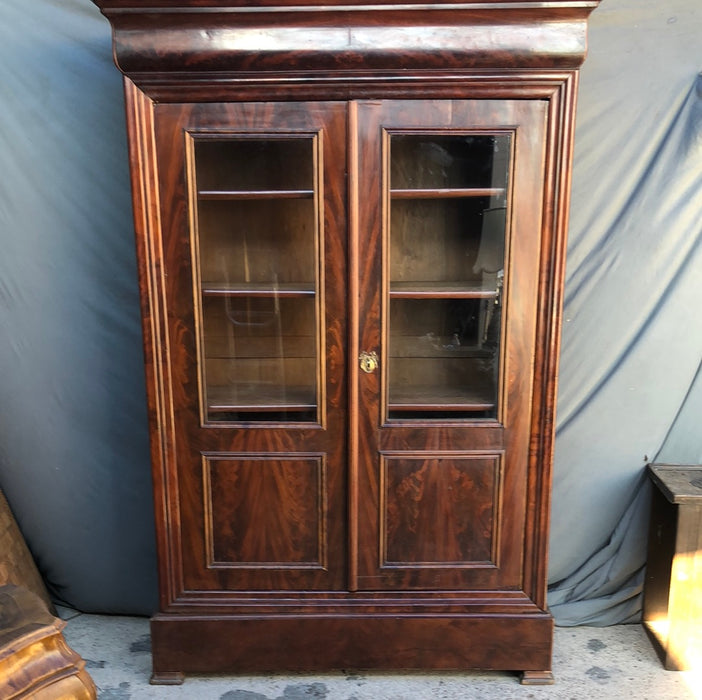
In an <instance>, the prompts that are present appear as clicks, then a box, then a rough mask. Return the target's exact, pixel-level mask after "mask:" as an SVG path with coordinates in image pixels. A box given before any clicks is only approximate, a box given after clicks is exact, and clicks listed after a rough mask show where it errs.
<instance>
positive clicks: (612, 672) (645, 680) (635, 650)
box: [60, 610, 702, 700]
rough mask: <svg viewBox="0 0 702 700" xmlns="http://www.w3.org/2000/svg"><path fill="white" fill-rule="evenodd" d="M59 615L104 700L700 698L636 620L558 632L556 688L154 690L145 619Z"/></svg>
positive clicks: (381, 679) (215, 686) (246, 680)
mask: <svg viewBox="0 0 702 700" xmlns="http://www.w3.org/2000/svg"><path fill="white" fill-rule="evenodd" d="M60 614H61V616H62V617H63V618H64V619H67V620H68V625H67V627H66V629H65V630H64V635H65V637H66V640H67V641H68V643H69V645H70V646H71V647H72V648H73V649H75V651H77V652H78V653H79V654H80V655H81V656H82V657H83V658H84V659H85V661H86V668H87V670H88V672H89V673H90V675H91V676H92V678H93V680H94V681H95V684H96V685H97V687H98V690H99V696H98V697H99V699H100V700H141V699H142V698H144V699H146V698H172V699H173V700H435V699H440V700H474V699H475V700H479V699H482V698H499V700H510V699H512V698H519V699H520V700H532V699H536V700H551V699H556V698H557V699H558V700H580V699H581V698H583V699H584V698H593V699H597V698H602V699H604V700H615V699H616V698H627V699H628V700H648V699H650V700H686V699H687V698H700V699H702V671H699V672H697V671H696V672H685V673H676V672H671V671H665V670H664V669H663V667H662V666H661V663H660V661H659V660H658V657H657V656H656V653H655V652H654V650H653V648H652V647H651V645H650V643H649V641H648V638H647V637H646V634H645V632H644V631H643V629H642V628H641V626H640V625H621V626H617V627H605V628H598V627H575V628H557V629H556V635H555V644H554V658H553V671H554V675H555V677H556V683H555V685H552V686H540V687H533V686H531V687H527V686H522V685H520V684H519V682H518V679H517V676H516V675H514V674H507V673H410V674H400V673H329V674H315V675H279V676H234V675H232V676H215V677H203V676H188V677H187V679H186V681H185V683H184V684H183V685H182V686H152V685H149V675H150V671H151V655H150V638H149V623H148V620H147V619H145V618H134V617H111V616H104V615H82V614H79V613H75V612H73V611H70V610H61V611H60Z"/></svg>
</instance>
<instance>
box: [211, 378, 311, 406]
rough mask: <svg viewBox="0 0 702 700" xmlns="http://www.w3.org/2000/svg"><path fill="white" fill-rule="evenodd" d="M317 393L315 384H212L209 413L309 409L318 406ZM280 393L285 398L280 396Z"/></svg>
mask: <svg viewBox="0 0 702 700" xmlns="http://www.w3.org/2000/svg"><path fill="white" fill-rule="evenodd" d="M314 393H315V392H314V387H307V386H271V385H270V384H257V383H247V384H239V385H232V386H211V387H208V389H207V410H208V412H209V413H232V412H242V411H256V412H261V413H263V412H273V411H300V412H301V411H310V410H312V409H315V408H316V406H317V404H316V403H315V401H314ZM281 396H284V397H285V398H284V399H283V400H281V399H280V397H281Z"/></svg>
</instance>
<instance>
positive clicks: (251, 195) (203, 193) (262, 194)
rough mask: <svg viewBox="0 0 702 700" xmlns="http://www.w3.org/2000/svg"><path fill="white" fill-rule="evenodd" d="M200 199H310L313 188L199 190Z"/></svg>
mask: <svg viewBox="0 0 702 700" xmlns="http://www.w3.org/2000/svg"><path fill="white" fill-rule="evenodd" d="M197 196H198V199H201V200H210V201H212V200H223V201H233V200H251V199H264V200H265V199H312V197H314V190H199V191H198V193H197Z"/></svg>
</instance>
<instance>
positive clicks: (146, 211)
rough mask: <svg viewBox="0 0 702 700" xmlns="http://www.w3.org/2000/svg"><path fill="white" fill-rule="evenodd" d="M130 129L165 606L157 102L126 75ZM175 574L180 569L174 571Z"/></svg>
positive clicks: (166, 452)
mask: <svg viewBox="0 0 702 700" xmlns="http://www.w3.org/2000/svg"><path fill="white" fill-rule="evenodd" d="M124 92H125V101H126V112H127V135H128V143H129V160H130V170H131V176H132V199H133V204H134V226H135V233H136V248H137V263H138V274H139V287H140V298H141V305H142V327H143V334H144V360H145V373H146V393H147V405H148V416H149V433H150V439H151V468H152V476H153V484H154V509H155V518H156V544H157V551H158V562H159V599H160V607H161V609H163V608H165V607H166V606H167V605H168V604H169V603H170V602H171V601H172V600H173V599H174V597H175V590H177V589H178V588H180V586H179V585H178V584H177V582H175V580H174V578H173V576H174V572H178V571H180V564H179V558H178V554H177V552H178V551H179V548H177V547H175V548H173V549H171V546H172V544H173V537H177V533H178V531H179V528H178V527H174V526H173V519H176V520H177V519H178V517H179V515H178V505H177V504H178V500H177V497H175V493H176V490H177V483H176V481H175V480H174V479H173V478H172V476H171V477H169V474H171V475H172V474H173V473H174V472H173V469H172V468H169V463H171V461H172V459H173V455H172V450H171V446H172V445H173V444H174V434H173V431H174V427H173V409H172V396H171V393H170V382H169V380H168V375H169V371H170V370H169V367H170V351H169V345H168V332H167V328H166V326H165V319H166V300H165V289H164V280H163V275H162V269H163V251H162V246H161V239H160V230H161V222H160V203H159V195H158V187H157V184H156V183H157V181H158V174H157V161H156V155H155V145H154V140H153V133H154V114H153V102H152V101H151V100H150V99H149V98H148V97H147V96H146V95H145V94H144V93H142V92H141V91H140V90H139V89H138V88H137V87H136V86H135V85H134V84H133V83H132V82H131V81H130V80H129V79H128V78H125V81H124ZM176 575H177V574H176Z"/></svg>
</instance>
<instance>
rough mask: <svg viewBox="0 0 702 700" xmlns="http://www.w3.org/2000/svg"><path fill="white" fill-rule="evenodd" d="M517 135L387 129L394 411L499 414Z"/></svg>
mask: <svg viewBox="0 0 702 700" xmlns="http://www.w3.org/2000/svg"><path fill="white" fill-rule="evenodd" d="M511 140H512V136H511V134H510V133H508V132H507V133H500V132H496V133H489V132H488V133H475V132H472V133H463V134H460V133H459V134H456V133H453V134H451V135H440V134H431V133H420V134H412V133H407V134H403V133H395V134H390V135H389V146H388V150H389V169H390V190H389V200H390V201H389V203H388V210H389V219H390V221H389V251H388V258H389V268H390V269H389V314H388V316H389V324H388V325H389V357H388V367H387V372H388V374H387V377H388V378H387V381H388V417H389V418H413V417H414V418H438V417H445V416H452V417H473V418H495V417H496V415H497V403H498V385H499V376H498V375H499V360H500V339H501V325H502V286H503V281H504V269H505V232H506V224H507V210H508V201H509V199H508V188H509V171H510V159H511Z"/></svg>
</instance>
